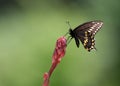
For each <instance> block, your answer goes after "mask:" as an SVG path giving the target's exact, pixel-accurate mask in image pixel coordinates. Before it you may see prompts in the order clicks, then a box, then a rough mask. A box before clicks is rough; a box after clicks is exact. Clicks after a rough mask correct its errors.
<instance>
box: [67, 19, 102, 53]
mask: <svg viewBox="0 0 120 86" xmlns="http://www.w3.org/2000/svg"><path fill="white" fill-rule="evenodd" d="M102 25H103V22H102V21H100V20H95V21H90V22H86V23H83V24H81V25H79V26H78V27H76V28H75V29H73V30H72V29H71V28H70V29H69V34H70V37H71V39H73V38H74V39H75V43H76V45H77V47H78V48H79V45H80V41H81V42H82V44H83V46H84V48H85V49H86V50H88V51H89V52H90V51H91V50H92V49H95V50H96V48H95V39H94V37H95V34H96V33H97V32H98V31H99V30H100V28H101V27H102Z"/></svg>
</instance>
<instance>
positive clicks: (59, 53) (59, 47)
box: [43, 37, 67, 86]
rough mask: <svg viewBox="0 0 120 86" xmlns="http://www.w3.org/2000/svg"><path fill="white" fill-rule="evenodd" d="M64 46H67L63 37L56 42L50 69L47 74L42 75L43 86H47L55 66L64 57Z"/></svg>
mask: <svg viewBox="0 0 120 86" xmlns="http://www.w3.org/2000/svg"><path fill="white" fill-rule="evenodd" d="M66 46H67V40H66V38H65V37H60V38H59V39H58V40H57V42H56V47H55V50H54V53H53V56H52V66H51V67H50V70H49V72H48V73H45V74H44V83H43V86H48V85H49V78H50V76H51V74H52V72H53V70H54V69H55V67H56V66H57V64H58V63H60V61H61V58H62V57H63V56H64V55H65V51H66Z"/></svg>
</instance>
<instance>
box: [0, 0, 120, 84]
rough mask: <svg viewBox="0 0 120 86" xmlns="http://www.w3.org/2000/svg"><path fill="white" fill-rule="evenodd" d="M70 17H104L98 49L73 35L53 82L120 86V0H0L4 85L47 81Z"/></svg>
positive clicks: (1, 78)
mask: <svg viewBox="0 0 120 86" xmlns="http://www.w3.org/2000/svg"><path fill="white" fill-rule="evenodd" d="M67 20H68V21H70V24H71V26H72V28H75V27H76V26H78V25H79V24H82V23H84V22H87V21H91V20H102V21H103V22H104V25H103V27H102V29H101V30H100V31H99V32H98V34H97V35H96V37H95V38H96V48H97V49H98V51H94V50H93V51H91V52H90V53H89V52H87V51H86V50H85V49H84V48H83V45H82V44H81V46H80V48H77V47H76V45H75V42H74V40H72V41H71V43H70V44H69V46H68V47H67V52H66V55H65V57H64V58H63V59H62V61H61V63H60V64H59V65H58V66H57V68H56V69H55V71H54V73H53V74H52V76H51V79H50V86H120V55H119V50H118V49H119V45H118V44H119V41H120V40H119V31H120V30H119V29H120V25H119V21H120V0H0V86H42V83H43V74H44V72H47V71H48V70H49V68H50V66H51V60H52V59H51V58H52V54H53V50H54V47H55V42H56V40H57V38H59V37H60V36H62V35H64V34H65V33H66V32H67V31H68V29H69V26H68V25H67V24H66V21H67Z"/></svg>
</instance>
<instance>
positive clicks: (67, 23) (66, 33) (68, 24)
mask: <svg viewBox="0 0 120 86" xmlns="http://www.w3.org/2000/svg"><path fill="white" fill-rule="evenodd" d="M66 23H67V24H68V26H69V27H70V28H71V25H70V23H69V21H66ZM67 34H69V31H68V32H67V33H66V34H65V35H64V36H66V35H67ZM68 38H69V37H68Z"/></svg>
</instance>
